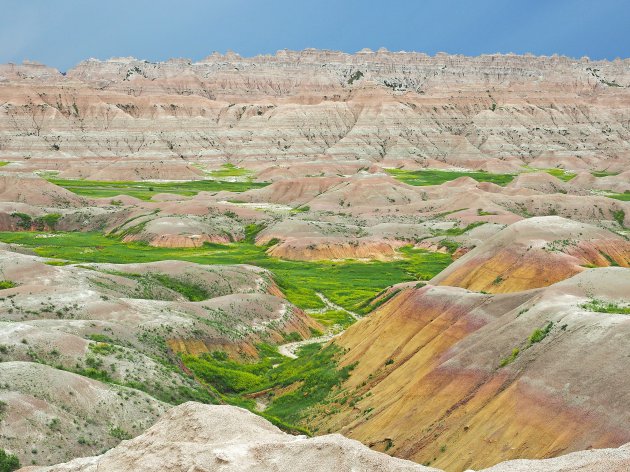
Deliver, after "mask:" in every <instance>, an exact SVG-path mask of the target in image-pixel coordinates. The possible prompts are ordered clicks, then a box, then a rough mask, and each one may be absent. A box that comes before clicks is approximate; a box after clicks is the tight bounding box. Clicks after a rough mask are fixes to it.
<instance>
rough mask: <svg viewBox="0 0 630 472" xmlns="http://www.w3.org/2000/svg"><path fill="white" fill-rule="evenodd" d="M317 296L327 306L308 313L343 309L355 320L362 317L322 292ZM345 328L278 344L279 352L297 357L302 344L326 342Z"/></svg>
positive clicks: (293, 357)
mask: <svg viewBox="0 0 630 472" xmlns="http://www.w3.org/2000/svg"><path fill="white" fill-rule="evenodd" d="M317 296H318V297H319V298H320V300H321V301H322V302H324V305H326V306H325V308H320V309H318V310H306V313H311V314H312V313H325V312H327V311H333V310H334V311H343V312H345V313H348V314H349V315H350V316H352V317H353V318H354V319H355V320H357V321H358V320H360V319H361V315H359V314H358V313H355V312H353V311H350V310H346V309H345V308H344V307H342V306H339V305H337V304H335V303H333V302H332V301H330V300H329V299H328V298H326V296H325V295H324V294H323V293H321V292H317ZM344 331H345V330H343V331H340V332H338V333H334V334H333V333H328V334H324V335H323V336H318V337H316V338H309V339H304V340H303V341H295V342H291V343H287V344H282V345H280V346H278V352H279V353H280V354H282V355H283V356H286V357H290V358H291V359H297V357H298V356H297V355H295V352H296V351H297V350H298V349H299V348H301V347H302V346H308V345H309V344H316V343H325V342H328V341H330V340H331V339H333V338H335V337H337V336H339V335H340V334H342V333H343V332H344Z"/></svg>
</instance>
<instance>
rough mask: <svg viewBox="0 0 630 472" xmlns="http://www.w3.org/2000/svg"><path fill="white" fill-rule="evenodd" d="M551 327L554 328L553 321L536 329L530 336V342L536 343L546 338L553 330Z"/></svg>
mask: <svg viewBox="0 0 630 472" xmlns="http://www.w3.org/2000/svg"><path fill="white" fill-rule="evenodd" d="M551 328H553V321H550V322H549V323H547V325H546V326H545V327H544V328H541V329H536V330H534V332H533V333H532V334H531V336H530V337H529V344H530V345H532V344H536V343H539V342H540V341H542V340H543V339H545V338H546V337H547V335H548V334H549V332H550V331H551Z"/></svg>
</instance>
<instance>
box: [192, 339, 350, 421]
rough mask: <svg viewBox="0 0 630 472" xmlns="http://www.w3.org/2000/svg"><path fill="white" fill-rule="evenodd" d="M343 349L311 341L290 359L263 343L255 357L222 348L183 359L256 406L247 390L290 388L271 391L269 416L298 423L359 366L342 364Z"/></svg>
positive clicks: (233, 396) (230, 395)
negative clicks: (237, 356) (249, 359)
mask: <svg viewBox="0 0 630 472" xmlns="http://www.w3.org/2000/svg"><path fill="white" fill-rule="evenodd" d="M341 352H342V351H341V349H340V348H339V347H337V346H335V345H334V344H331V345H328V346H326V347H322V346H321V345H320V344H311V345H308V346H304V347H303V348H302V349H301V350H300V352H299V357H298V358H297V359H289V358H286V357H283V356H281V355H280V354H279V353H278V351H277V350H276V349H275V348H274V347H272V346H269V345H260V346H259V354H260V359H259V360H258V361H256V362H253V363H244V362H243V363H241V362H236V361H234V360H230V359H228V358H227V356H225V355H224V353H221V352H214V353H211V354H205V355H203V356H201V357H195V356H190V355H184V356H182V361H183V362H184V364H185V365H186V367H188V368H189V369H190V370H191V371H192V372H193V373H194V374H195V375H196V376H197V377H198V378H200V379H201V380H203V381H204V382H205V383H207V384H208V385H210V386H212V387H213V388H215V389H216V390H218V391H219V392H220V393H222V394H224V395H225V398H226V400H227V401H228V402H229V403H232V404H240V405H248V404H249V406H250V407H251V400H249V399H248V394H251V393H255V392H260V391H266V390H278V389H284V388H287V390H290V391H288V392H287V393H283V394H280V395H278V396H275V395H272V400H271V403H270V404H269V405H268V407H267V408H266V410H265V416H271V417H275V418H277V419H279V420H280V421H281V422H284V423H288V424H292V425H298V424H299V423H300V421H301V420H303V419H304V417H305V414H306V412H307V411H308V409H309V408H310V407H312V406H315V405H317V404H319V403H321V402H322V401H323V400H324V399H325V398H326V397H327V396H328V395H329V394H330V393H331V392H332V390H333V389H334V388H335V387H336V386H339V385H340V384H341V383H342V382H343V381H344V380H346V379H347V378H348V377H349V375H350V372H351V371H352V369H353V368H354V366H352V365H351V366H346V367H343V368H340V367H339V366H338V362H337V359H338V358H339V356H340V354H341ZM288 387H291V388H288ZM249 396H251V395H249Z"/></svg>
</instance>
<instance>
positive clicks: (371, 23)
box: [0, 0, 630, 70]
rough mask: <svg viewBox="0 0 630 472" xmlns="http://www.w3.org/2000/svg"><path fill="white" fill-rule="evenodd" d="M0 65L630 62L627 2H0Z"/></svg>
mask: <svg viewBox="0 0 630 472" xmlns="http://www.w3.org/2000/svg"><path fill="white" fill-rule="evenodd" d="M0 12H1V14H0V63H4V62H22V60H23V59H31V60H36V61H40V62H44V63H46V64H48V65H51V66H54V67H57V68H59V69H60V70H67V69H68V68H70V67H72V66H73V65H75V64H76V63H78V62H79V61H81V60H83V59H86V58H89V57H96V58H99V59H107V58H109V57H112V56H135V57H137V58H140V59H147V60H152V61H159V60H164V59H167V58H169V57H187V58H191V59H193V60H197V59H201V58H203V57H205V56H207V55H208V54H210V53H211V52H213V51H219V52H225V51H226V50H228V49H231V50H233V51H236V52H238V53H240V54H241V55H245V56H250V55H256V54H261V53H274V52H275V51H277V50H279V49H285V48H286V49H304V48H307V47H316V48H324V49H335V50H342V51H347V52H355V51H358V50H360V49H362V48H364V47H368V48H371V49H375V50H376V49H378V48H379V47H386V48H387V49H389V50H392V51H399V50H406V51H421V52H426V53H427V54H435V53H436V52H439V51H444V52H449V53H461V54H467V55H477V54H483V53H494V52H503V53H507V52H515V53H526V52H531V53H534V54H547V55H550V54H553V53H558V54H564V55H568V56H573V57H581V56H585V55H586V56H589V57H591V58H593V59H600V58H608V59H614V58H615V57H622V58H627V57H630V1H629V0H588V1H587V0H520V1H516V0H474V1H473V0H470V1H466V0H457V1H456V0H440V1H436V0H426V1H423V0H415V1H413V0H363V1H358V0H310V1H302V0H292V1H288V0H206V1H202V0H171V1H167V0H0Z"/></svg>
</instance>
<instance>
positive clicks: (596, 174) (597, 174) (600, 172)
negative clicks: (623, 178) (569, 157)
mask: <svg viewBox="0 0 630 472" xmlns="http://www.w3.org/2000/svg"><path fill="white" fill-rule="evenodd" d="M618 174H619V172H608V171H606V170H596V171H594V172H591V175H593V176H594V177H610V176H611V175H618Z"/></svg>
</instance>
